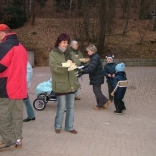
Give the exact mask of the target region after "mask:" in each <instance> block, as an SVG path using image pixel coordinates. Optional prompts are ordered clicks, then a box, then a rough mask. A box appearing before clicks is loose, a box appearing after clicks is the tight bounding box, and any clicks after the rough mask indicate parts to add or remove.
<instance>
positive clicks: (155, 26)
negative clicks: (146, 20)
mask: <svg viewBox="0 0 156 156" xmlns="http://www.w3.org/2000/svg"><path fill="white" fill-rule="evenodd" d="M154 5H155V16H154V27H153V31H156V0H154Z"/></svg>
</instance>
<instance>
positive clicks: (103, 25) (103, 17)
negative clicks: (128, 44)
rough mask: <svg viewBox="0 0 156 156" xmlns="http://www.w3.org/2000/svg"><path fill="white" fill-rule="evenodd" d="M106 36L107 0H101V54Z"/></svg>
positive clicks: (99, 42)
mask: <svg viewBox="0 0 156 156" xmlns="http://www.w3.org/2000/svg"><path fill="white" fill-rule="evenodd" d="M105 36H106V0H99V33H98V37H97V48H98V51H99V53H101V54H102V52H103V51H104V44H105Z"/></svg>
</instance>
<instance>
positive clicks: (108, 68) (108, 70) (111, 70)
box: [103, 55, 116, 101]
mask: <svg viewBox="0 0 156 156" xmlns="http://www.w3.org/2000/svg"><path fill="white" fill-rule="evenodd" d="M113 58H114V55H112V56H111V55H108V56H106V59H107V64H106V65H105V66H104V69H103V72H104V76H106V79H107V84H108V94H109V100H110V101H113V96H112V95H111V93H112V91H113V79H114V77H115V73H116V71H115V66H116V63H114V62H113Z"/></svg>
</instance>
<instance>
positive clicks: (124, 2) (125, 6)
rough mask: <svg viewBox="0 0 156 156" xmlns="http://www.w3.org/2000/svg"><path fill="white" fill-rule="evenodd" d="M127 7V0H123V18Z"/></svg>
mask: <svg viewBox="0 0 156 156" xmlns="http://www.w3.org/2000/svg"><path fill="white" fill-rule="evenodd" d="M127 8H128V0H123V12H122V18H124V19H125V13H126V12H127Z"/></svg>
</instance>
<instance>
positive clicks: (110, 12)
mask: <svg viewBox="0 0 156 156" xmlns="http://www.w3.org/2000/svg"><path fill="white" fill-rule="evenodd" d="M115 8H116V0H109V10H108V15H107V29H108V33H109V34H110V33H111V31H112V30H111V26H112V23H113V18H114V16H115Z"/></svg>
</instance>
